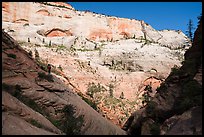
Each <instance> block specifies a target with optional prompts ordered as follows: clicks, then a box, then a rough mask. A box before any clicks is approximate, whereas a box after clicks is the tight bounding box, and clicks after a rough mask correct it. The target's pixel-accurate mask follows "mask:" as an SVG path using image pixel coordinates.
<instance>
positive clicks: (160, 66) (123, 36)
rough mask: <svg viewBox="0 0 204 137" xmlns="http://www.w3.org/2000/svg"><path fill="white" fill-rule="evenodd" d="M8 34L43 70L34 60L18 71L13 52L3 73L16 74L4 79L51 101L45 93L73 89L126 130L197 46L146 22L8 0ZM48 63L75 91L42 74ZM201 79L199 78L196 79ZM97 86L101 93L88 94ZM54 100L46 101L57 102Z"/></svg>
mask: <svg viewBox="0 0 204 137" xmlns="http://www.w3.org/2000/svg"><path fill="white" fill-rule="evenodd" d="M2 29H4V31H5V32H7V33H8V34H9V35H10V36H12V37H13V38H14V39H16V40H17V42H15V43H12V42H11V41H10V40H7V41H8V42H9V44H10V45H17V44H19V45H20V47H19V48H21V47H22V48H23V49H25V50H26V51H27V52H28V53H29V55H28V56H29V57H30V58H31V56H33V57H35V58H38V61H36V63H38V65H39V66H40V67H39V66H38V65H37V66H36V64H35V63H34V64H33V63H31V62H32V61H30V64H27V65H26V66H24V65H25V64H24V63H25V62H26V61H28V60H26V59H23V60H22V61H19V62H18V63H17V64H16V65H15V62H13V61H15V60H12V57H13V58H15V55H13V54H15V52H12V51H11V52H12V53H10V54H9V55H8V56H11V58H6V62H5V64H4V67H5V68H6V69H9V68H15V71H5V73H3V76H4V78H7V77H8V78H9V77H10V76H12V77H14V79H13V80H11V79H10V80H8V81H7V82H8V83H11V84H13V85H21V88H23V90H24V91H29V90H31V89H33V86H34V87H35V88H36V91H38V92H40V95H39V94H38V93H37V95H39V98H41V95H44V96H47V95H45V94H42V93H41V92H43V93H44V91H46V92H49V93H57V94H58V93H59V94H64V93H67V92H68V91H70V90H72V91H74V92H75V93H78V94H80V95H82V98H83V99H84V100H86V101H87V98H88V99H90V100H91V102H92V103H93V102H96V103H95V104H91V106H92V107H95V108H97V111H98V112H99V113H100V115H102V116H103V117H105V118H106V119H108V120H109V121H111V122H112V123H114V124H115V125H117V126H119V127H122V125H123V124H124V122H125V121H126V120H127V118H128V117H129V116H130V114H131V113H132V112H134V111H135V110H139V109H140V108H143V107H144V106H146V103H144V100H146V99H145V96H146V95H145V94H146V91H147V90H149V91H152V92H151V97H154V95H155V93H156V92H157V91H156V89H157V88H158V87H159V86H160V84H161V82H162V81H163V80H164V79H165V78H166V77H167V76H168V75H169V73H170V71H171V68H172V67H174V66H176V67H180V66H181V62H182V61H183V58H184V53H185V51H186V49H188V48H189V47H190V46H191V43H190V42H189V39H188V38H187V37H186V36H185V35H184V34H183V32H181V31H176V30H163V31H157V30H155V29H154V28H152V27H151V25H149V24H147V23H145V22H144V21H141V20H135V19H125V18H118V17H110V16H106V15H101V14H96V13H93V12H90V11H77V10H75V9H74V8H73V7H71V6H70V5H69V4H67V3H61V2H27V3H24V2H3V3H2ZM5 39H6V38H5ZM3 52H5V51H3ZM22 52H25V51H23V50H22ZM37 53H38V56H37ZM25 54H27V53H25ZM6 57H7V56H6ZM16 58H18V56H16ZM13 63H14V64H13ZM48 63H49V64H52V67H53V68H54V69H53V71H52V74H53V75H55V74H56V75H55V76H56V77H57V78H59V79H61V80H62V81H63V83H64V84H67V85H68V86H69V90H67V87H64V86H61V82H59V81H58V80H57V79H56V78H54V79H53V77H51V76H49V75H48V76H47V75H44V73H43V72H39V71H38V70H36V69H37V68H38V69H41V68H42V69H43V70H46V66H45V64H48ZM10 65H12V67H11V66H10ZM24 67H25V68H24ZM21 68H24V69H23V70H21ZM33 68H36V69H33ZM30 69H31V70H30ZM28 70H30V71H31V72H32V73H31V74H32V76H30V73H28V72H27V71H28ZM38 72H39V73H38ZM54 73H55V74H54ZM34 74H35V75H34ZM18 75H22V76H24V77H27V78H31V79H32V78H33V77H35V78H36V77H39V76H42V77H44V78H47V79H48V80H49V81H46V80H43V79H40V78H36V81H35V82H34V83H35V84H33V82H30V81H28V80H27V79H26V78H24V77H23V79H21V80H20V81H19V80H18V78H15V77H17V76H18ZM176 78H177V77H175V79H176ZM199 78H200V75H197V76H196V79H199ZM176 80H178V79H176ZM53 81H54V82H53ZM91 83H92V84H91ZM90 85H91V86H90ZM95 88H98V89H97V90H98V91H99V92H97V93H95V91H94V93H92V94H93V95H92V94H91V95H92V96H90V94H89V95H88V94H87V92H88V90H90V91H91V89H95ZM111 92H112V93H111ZM34 93H35V92H29V94H31V95H32V94H34ZM81 93H82V94H81ZM35 95H36V94H35ZM122 95H123V96H122ZM47 100H48V99H47V98H43V100H40V101H39V102H47V104H52V103H50V102H49V101H47ZM90 100H88V101H87V102H89V103H90ZM96 106H97V107H96ZM62 107H63V106H60V108H62ZM47 111H48V112H50V113H52V116H53V117H60V116H58V115H57V113H56V112H58V111H59V110H58V109H57V110H55V108H54V109H53V107H49V109H48V110H47ZM54 114H55V115H54ZM147 125H148V124H147ZM87 132H88V131H87ZM101 132H102V131H101ZM89 134H91V131H89Z"/></svg>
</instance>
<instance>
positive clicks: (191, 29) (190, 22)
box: [186, 19, 194, 41]
mask: <svg viewBox="0 0 204 137" xmlns="http://www.w3.org/2000/svg"><path fill="white" fill-rule="evenodd" d="M187 25H188V30H187V31H186V33H187V36H188V37H189V38H190V40H191V41H192V40H193V32H192V31H193V29H194V27H193V21H192V20H191V19H190V20H189V22H188V24H187Z"/></svg>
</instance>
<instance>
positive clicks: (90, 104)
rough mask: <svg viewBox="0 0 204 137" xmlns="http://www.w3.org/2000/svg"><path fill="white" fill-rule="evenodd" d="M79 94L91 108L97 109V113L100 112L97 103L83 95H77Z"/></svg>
mask: <svg viewBox="0 0 204 137" xmlns="http://www.w3.org/2000/svg"><path fill="white" fill-rule="evenodd" d="M77 94H78V95H79V96H80V97H81V98H82V99H83V100H84V101H85V102H86V103H87V104H89V106H91V107H92V108H93V109H95V110H96V111H98V109H97V104H96V103H94V102H93V101H91V100H90V99H88V98H85V97H84V96H83V94H82V93H77Z"/></svg>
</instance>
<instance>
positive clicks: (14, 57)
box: [7, 53, 16, 59]
mask: <svg viewBox="0 0 204 137" xmlns="http://www.w3.org/2000/svg"><path fill="white" fill-rule="evenodd" d="M7 56H8V57H10V58H13V59H16V55H15V54H12V53H10V54H7Z"/></svg>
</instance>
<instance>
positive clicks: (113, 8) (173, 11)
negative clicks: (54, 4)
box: [68, 2, 202, 33]
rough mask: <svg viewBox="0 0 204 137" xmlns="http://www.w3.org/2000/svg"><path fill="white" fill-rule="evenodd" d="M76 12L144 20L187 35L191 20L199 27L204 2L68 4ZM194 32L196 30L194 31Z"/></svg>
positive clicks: (154, 26)
mask: <svg viewBox="0 0 204 137" xmlns="http://www.w3.org/2000/svg"><path fill="white" fill-rule="evenodd" d="M68 3H69V4H71V5H72V6H73V7H74V8H75V9H76V10H79V11H84V10H89V11H91V12H95V13H99V14H105V15H110V16H117V17H122V18H129V19H136V20H144V21H145V22H146V23H148V24H149V25H151V26H152V27H153V28H154V29H156V30H163V29H171V30H181V31H182V32H184V33H186V30H187V24H188V22H189V19H192V21H193V24H194V27H195V28H196V27H197V23H198V19H197V17H198V16H200V15H201V13H202V2H68ZM193 32H194V30H193Z"/></svg>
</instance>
